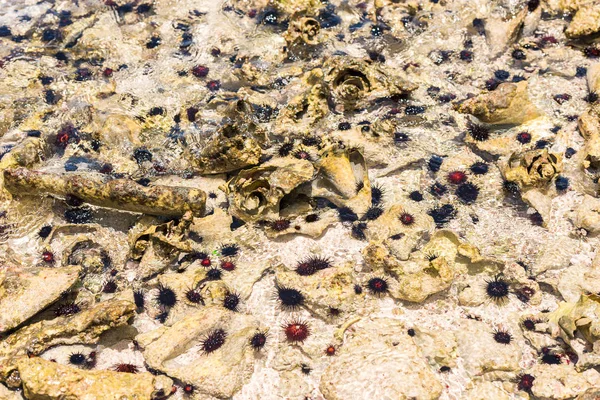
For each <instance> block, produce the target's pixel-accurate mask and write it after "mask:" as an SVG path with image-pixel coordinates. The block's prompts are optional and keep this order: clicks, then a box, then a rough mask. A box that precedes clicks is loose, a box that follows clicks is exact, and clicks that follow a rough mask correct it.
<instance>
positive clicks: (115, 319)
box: [0, 299, 135, 381]
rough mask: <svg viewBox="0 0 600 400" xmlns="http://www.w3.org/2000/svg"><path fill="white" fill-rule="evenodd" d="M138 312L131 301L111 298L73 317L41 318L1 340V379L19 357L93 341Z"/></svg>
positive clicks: (6, 375) (3, 379)
mask: <svg viewBox="0 0 600 400" xmlns="http://www.w3.org/2000/svg"><path fill="white" fill-rule="evenodd" d="M134 311H135V305H134V304H133V303H131V302H129V301H125V300H118V299H112V300H108V301H105V302H102V303H98V304H96V305H94V306H92V307H91V308H89V309H87V310H83V311H81V312H80V313H78V314H75V315H71V316H61V317H56V318H54V319H52V320H48V321H40V322H36V323H34V324H31V325H28V326H26V327H24V328H21V329H19V330H18V331H16V332H15V333H13V334H12V335H10V336H9V337H7V338H6V339H4V340H3V341H2V342H0V380H2V381H5V380H6V378H7V377H8V375H9V373H10V372H11V371H13V370H14V369H15V368H16V363H17V362H18V360H19V359H20V358H23V357H27V355H28V354H34V355H36V354H40V353H42V352H43V351H44V350H46V349H48V348H50V347H52V346H56V345H59V344H75V343H82V344H94V343H97V342H98V340H99V338H100V335H101V334H102V333H103V332H105V331H107V330H109V329H112V328H115V327H118V326H122V325H125V324H126V323H127V321H128V320H129V318H131V317H132V316H133V314H134Z"/></svg>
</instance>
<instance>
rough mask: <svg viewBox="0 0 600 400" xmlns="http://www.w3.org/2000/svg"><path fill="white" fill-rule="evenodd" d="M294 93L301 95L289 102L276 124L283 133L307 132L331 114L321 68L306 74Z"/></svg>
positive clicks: (327, 91) (297, 84)
mask: <svg viewBox="0 0 600 400" xmlns="http://www.w3.org/2000/svg"><path fill="white" fill-rule="evenodd" d="M293 92H300V93H299V94H297V95H295V96H294V97H293V98H292V99H290V101H288V103H287V104H286V106H285V107H284V108H283V110H282V111H281V112H280V113H279V116H278V119H277V123H276V124H275V125H276V127H278V128H277V129H278V130H280V131H281V132H282V133H284V132H286V131H289V130H296V131H305V130H306V129H307V128H309V127H311V126H313V125H314V124H315V123H316V122H317V121H319V120H321V119H322V118H323V117H325V116H326V115H327V114H328V113H329V100H328V99H329V90H328V88H327V85H326V84H325V83H324V82H323V70H322V69H321V68H315V69H313V70H310V71H308V72H306V73H305V74H304V75H303V76H302V78H301V79H300V82H297V83H296V90H294V91H293Z"/></svg>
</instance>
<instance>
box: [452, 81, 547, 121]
mask: <svg viewBox="0 0 600 400" xmlns="http://www.w3.org/2000/svg"><path fill="white" fill-rule="evenodd" d="M455 109H456V110H457V111H458V112H460V113H463V114H471V115H473V116H474V117H477V118H478V119H480V120H481V121H483V122H486V123H489V124H496V125H504V124H514V125H518V124H522V123H524V122H527V121H530V120H533V119H535V118H538V117H541V116H542V113H541V112H540V111H539V110H538V108H537V107H536V106H535V105H534V104H533V103H532V102H531V101H530V100H529V95H528V94H527V81H523V82H519V83H509V82H507V83H502V84H501V85H499V86H498V88H497V89H496V90H494V91H492V92H484V93H482V94H480V95H478V96H475V97H473V98H470V99H467V100H464V101H463V102H462V103H459V104H458V105H457V106H456V107H455Z"/></svg>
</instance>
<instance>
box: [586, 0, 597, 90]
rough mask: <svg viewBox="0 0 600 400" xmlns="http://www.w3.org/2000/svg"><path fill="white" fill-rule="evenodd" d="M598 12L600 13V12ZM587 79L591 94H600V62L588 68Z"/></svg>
mask: <svg viewBox="0 0 600 400" xmlns="http://www.w3.org/2000/svg"><path fill="white" fill-rule="evenodd" d="M598 12H600V10H599V11H598ZM599 21H600V19H599ZM586 79H587V84H588V90H589V91H590V93H591V92H595V93H600V62H597V63H594V64H592V65H590V66H589V67H588V70H587V75H586Z"/></svg>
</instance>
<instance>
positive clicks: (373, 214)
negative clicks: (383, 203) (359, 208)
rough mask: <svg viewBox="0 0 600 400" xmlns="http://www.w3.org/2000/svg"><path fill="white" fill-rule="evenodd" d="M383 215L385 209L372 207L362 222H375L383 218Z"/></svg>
mask: <svg viewBox="0 0 600 400" xmlns="http://www.w3.org/2000/svg"><path fill="white" fill-rule="evenodd" d="M381 214H383V208H381V207H380V206H372V207H370V208H369V209H368V210H367V211H366V212H365V213H364V215H363V216H362V218H361V220H362V221H374V220H376V219H377V218H379V217H381Z"/></svg>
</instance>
